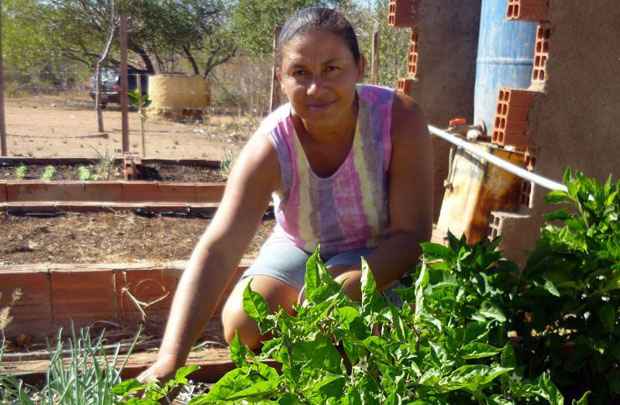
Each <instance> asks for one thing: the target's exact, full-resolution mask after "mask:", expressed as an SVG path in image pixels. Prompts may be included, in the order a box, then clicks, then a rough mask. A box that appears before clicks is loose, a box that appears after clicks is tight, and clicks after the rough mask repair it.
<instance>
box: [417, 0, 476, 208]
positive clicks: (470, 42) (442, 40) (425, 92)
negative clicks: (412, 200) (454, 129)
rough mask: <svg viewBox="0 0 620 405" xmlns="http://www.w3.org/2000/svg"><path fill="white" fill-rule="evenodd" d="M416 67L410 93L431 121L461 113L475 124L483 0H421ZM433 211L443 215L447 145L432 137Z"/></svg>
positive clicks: (442, 122) (439, 124)
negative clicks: (475, 90) (475, 86)
mask: <svg viewBox="0 0 620 405" xmlns="http://www.w3.org/2000/svg"><path fill="white" fill-rule="evenodd" d="M416 4H417V6H416V7H417V17H416V20H417V30H418V54H419V57H418V72H417V75H416V81H415V83H414V84H413V89H412V92H411V95H412V96H413V98H414V99H415V100H416V101H417V102H418V103H419V104H420V106H421V107H422V108H423V109H424V111H425V113H426V116H427V119H428V120H429V122H430V124H431V125H434V126H437V127H440V128H445V127H447V126H448V121H449V120H450V119H451V118H454V117H457V116H461V117H465V118H467V120H468V122H469V123H471V122H472V120H473V110H474V80H475V65H476V51H477V46H478V27H479V24H480V0H419V1H418V2H417V3H416ZM433 142H434V153H435V157H434V199H435V204H434V207H435V209H434V214H435V220H437V218H438V216H439V210H440V208H441V200H442V197H443V191H444V187H443V181H444V179H445V178H446V176H447V174H448V153H449V150H450V147H449V144H448V143H447V142H445V141H442V140H438V139H434V140H433Z"/></svg>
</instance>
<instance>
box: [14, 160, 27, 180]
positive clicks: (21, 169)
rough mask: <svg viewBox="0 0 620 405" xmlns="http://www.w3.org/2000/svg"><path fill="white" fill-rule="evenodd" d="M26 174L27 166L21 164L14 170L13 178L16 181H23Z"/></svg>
mask: <svg viewBox="0 0 620 405" xmlns="http://www.w3.org/2000/svg"><path fill="white" fill-rule="evenodd" d="M27 174H28V166H26V165H25V164H23V163H22V164H20V165H19V166H17V168H16V169H15V178H16V179H17V180H23V179H24V178H25V177H26V175H27Z"/></svg>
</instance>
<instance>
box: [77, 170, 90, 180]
mask: <svg viewBox="0 0 620 405" xmlns="http://www.w3.org/2000/svg"><path fill="white" fill-rule="evenodd" d="M92 177H93V175H92V173H91V171H90V169H89V168H88V167H86V166H80V167H78V178H79V179H80V181H90V180H92Z"/></svg>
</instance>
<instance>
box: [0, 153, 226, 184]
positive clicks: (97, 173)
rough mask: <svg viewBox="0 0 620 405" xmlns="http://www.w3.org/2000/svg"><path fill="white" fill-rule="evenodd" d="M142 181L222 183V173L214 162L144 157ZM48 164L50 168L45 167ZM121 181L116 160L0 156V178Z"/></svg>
mask: <svg viewBox="0 0 620 405" xmlns="http://www.w3.org/2000/svg"><path fill="white" fill-rule="evenodd" d="M143 164H144V165H145V166H146V167H147V169H146V173H145V176H144V178H143V180H146V181H174V182H203V183H204V182H209V183H212V182H225V181H226V177H227V175H226V173H225V172H222V170H220V168H219V165H220V164H219V162H215V161H208V160H204V161H198V160H195V161H194V160H192V161H189V160H187V161H165V160H154V159H151V160H145V161H143ZM49 167H52V168H53V169H49ZM46 171H47V173H48V174H50V173H53V175H52V176H51V178H48V180H55V181H59V180H123V179H124V177H123V167H122V161H120V160H119V159H111V160H106V159H100V160H96V159H16V158H13V159H10V160H9V159H6V158H2V159H0V181H3V180H6V181H14V180H40V179H45V178H46Z"/></svg>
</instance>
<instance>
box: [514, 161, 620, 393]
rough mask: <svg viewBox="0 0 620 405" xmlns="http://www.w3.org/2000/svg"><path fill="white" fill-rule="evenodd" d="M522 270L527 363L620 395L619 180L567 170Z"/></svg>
mask: <svg viewBox="0 0 620 405" xmlns="http://www.w3.org/2000/svg"><path fill="white" fill-rule="evenodd" d="M564 183H565V184H566V186H567V189H568V191H567V192H563V191H554V192H551V193H550V194H548V195H547V198H546V199H547V202H549V203H551V204H563V205H564V208H562V209H559V210H556V211H554V212H551V213H550V214H548V215H547V216H546V219H547V220H548V224H547V225H545V226H544V227H543V228H542V231H541V237H540V239H539V241H538V244H537V247H536V249H535V251H534V252H533V253H532V255H531V256H530V257H529V260H528V263H527V266H526V268H525V269H524V271H523V274H522V280H521V284H522V287H521V291H520V294H519V299H518V301H517V302H516V306H515V311H516V313H515V315H514V320H515V326H516V329H517V331H518V335H519V338H520V339H521V340H522V344H521V348H522V357H523V358H524V359H525V361H526V362H527V364H528V370H530V371H531V372H533V373H536V372H538V371H540V370H550V372H551V376H552V378H553V380H554V381H555V382H556V384H557V385H558V386H559V387H560V388H561V389H562V390H563V391H565V392H567V393H569V394H570V395H571V396H578V395H581V394H582V393H584V392H585V391H587V390H591V391H592V395H591V397H590V402H591V403H600V404H609V403H618V402H620V327H619V314H618V308H619V307H620V222H619V221H618V217H619V216H620V182H618V183H615V184H614V183H612V181H611V178H610V179H608V180H607V182H605V183H604V184H600V183H598V182H597V181H596V180H594V179H591V178H587V177H585V176H584V175H583V174H582V173H579V172H576V173H573V172H571V171H570V170H567V171H566V172H565V175H564Z"/></svg>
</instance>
